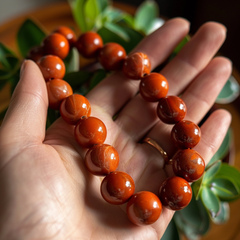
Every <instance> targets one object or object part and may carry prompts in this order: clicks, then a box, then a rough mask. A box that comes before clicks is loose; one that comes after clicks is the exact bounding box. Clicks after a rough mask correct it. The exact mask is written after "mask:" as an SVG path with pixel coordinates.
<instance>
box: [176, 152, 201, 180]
mask: <svg viewBox="0 0 240 240" xmlns="http://www.w3.org/2000/svg"><path fill="white" fill-rule="evenodd" d="M172 163H173V165H172V166H173V171H174V173H175V174H176V175H177V176H179V177H182V178H184V179H185V180H187V181H188V182H194V181H196V180H198V179H199V178H200V177H201V176H202V175H203V173H204V170H205V162H204V160H203V158H202V157H201V155H200V154H199V153H198V152H196V151H195V150H193V149H184V150H181V151H178V152H177V153H176V154H175V155H174V156H173V158H172Z"/></svg>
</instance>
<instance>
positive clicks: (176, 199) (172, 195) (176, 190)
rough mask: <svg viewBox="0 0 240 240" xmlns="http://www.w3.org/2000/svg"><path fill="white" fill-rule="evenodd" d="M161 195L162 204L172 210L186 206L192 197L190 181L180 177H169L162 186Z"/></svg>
mask: <svg viewBox="0 0 240 240" xmlns="http://www.w3.org/2000/svg"><path fill="white" fill-rule="evenodd" d="M159 197H160V200H161V202H162V205H163V206H165V207H166V208H168V209H171V210H181V209H183V208H185V207H186V206H187V205H188V204H189V203H190V201H191V199H192V189H191V186H190V185H189V183H188V182H187V181H186V180H185V179H183V178H180V177H177V176H174V177H171V178H167V179H166V180H165V181H164V182H163V183H162V184H161V186H160V189H159Z"/></svg>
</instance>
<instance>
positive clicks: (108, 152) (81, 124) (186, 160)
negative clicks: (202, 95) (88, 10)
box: [28, 26, 205, 225]
mask: <svg viewBox="0 0 240 240" xmlns="http://www.w3.org/2000/svg"><path fill="white" fill-rule="evenodd" d="M73 46H75V47H76V48H77V49H78V51H79V53H80V54H81V55H82V56H83V57H85V58H94V57H95V58H98V60H99V62H100V63H101V65H102V66H103V68H105V69H106V70H109V71H116V70H122V71H123V73H124V74H125V76H126V77H127V78H129V79H133V80H140V84H139V92H140V94H141V96H142V97H143V98H144V99H145V100H146V101H148V102H158V105H157V109H156V112H157V115H158V117H159V119H160V120H161V121H162V122H164V123H166V124H174V126H173V128H172V131H171V138H172V140H173V144H175V145H176V146H177V147H178V149H179V150H178V151H177V152H176V154H175V155H174V156H173V157H172V159H170V160H169V159H168V156H167V153H166V152H165V151H164V150H163V149H162V148H161V147H160V146H159V145H158V144H157V142H156V141H154V140H152V139H150V138H145V139H144V140H143V142H144V143H148V144H149V145H151V146H153V147H154V148H155V149H157V150H158V151H159V153H160V155H161V156H162V157H163V159H164V161H165V165H171V166H172V168H173V171H174V173H175V175H176V176H174V177H170V178H167V179H166V180H165V181H164V182H163V183H162V184H161V186H160V188H159V194H158V196H157V195H155V194H154V193H152V192H148V191H141V192H137V193H134V191H135V184H134V181H133V179H132V177H131V176H130V175H129V174H127V173H125V172H121V171H116V169H117V167H118V164H119V155H118V152H117V151H116V149H115V148H114V147H113V146H110V145H108V144H104V142H105V139H106V136H107V128H106V126H105V124H104V123H103V122H102V121H101V120H100V119H98V118H96V117H93V116H90V115H91V106H90V103H89V101H88V100H87V98H86V97H84V96H82V95H80V94H73V90H72V88H71V86H70V85H69V84H68V83H67V82H66V81H64V80H63V78H64V75H65V65H64V63H63V60H62V59H64V58H65V57H66V56H67V55H68V53H69V49H70V48H71V47H73ZM28 58H30V59H32V60H34V61H35V62H37V64H38V66H39V68H40V70H41V72H42V74H43V77H44V79H45V80H46V85H47V91H48V98H49V107H50V108H52V109H55V110H60V114H61V117H62V118H63V120H64V121H65V122H67V123H68V124H70V125H74V126H75V128H74V136H75V139H76V141H77V142H78V144H79V145H80V146H82V147H84V148H87V149H88V151H87V153H86V156H85V165H86V168H87V169H88V171H89V172H91V173H92V174H94V175H96V176H105V177H104V179H103V180H102V183H101V189H100V191H101V195H102V197H103V198H104V199H105V200H106V201H107V202H108V203H110V204H115V205H120V204H124V203H127V216H128V218H129V220H130V221H131V222H132V223H134V224H136V225H149V224H152V223H154V222H155V221H157V220H158V218H159V217H160V215H161V212H162V206H164V207H166V208H168V209H171V210H180V209H182V208H184V207H186V206H187V205H188V204H189V202H190V201H191V198H192V190H191V186H190V185H189V182H194V181H196V180H198V179H199V178H200V177H201V176H202V174H203V172H204V169H205V162H204V160H203V158H202V157H201V155H200V154H199V153H198V152H196V151H195V150H193V149H192V148H193V147H195V146H196V145H197V144H198V142H199V141H200V138H201V131H200V128H199V127H198V126H197V125H196V124H195V123H193V122H191V121H188V120H184V118H185V116H186V111H187V109H186V105H185V103H184V102H183V100H182V99H181V98H179V97H178V96H167V93H168V82H167V79H166V78H165V77H164V76H163V75H161V74H160V73H156V72H152V73H151V72H150V71H151V63H150V60H149V58H148V56H147V55H146V54H144V53H141V52H137V53H132V54H130V55H129V56H127V55H126V52H125V50H124V48H123V47H122V46H121V45H119V44H117V43H107V44H105V45H104V44H103V41H102V39H101V37H100V36H99V35H98V34H97V33H95V32H86V33H84V34H82V35H80V36H79V37H78V38H77V37H76V35H75V33H74V32H73V31H72V30H71V29H70V28H68V27H65V26H61V27H59V28H58V29H56V30H55V31H53V32H52V33H51V34H50V35H48V36H47V37H46V38H45V39H44V40H43V42H42V44H41V46H38V47H36V48H34V49H32V50H31V51H30V52H29V56H28Z"/></svg>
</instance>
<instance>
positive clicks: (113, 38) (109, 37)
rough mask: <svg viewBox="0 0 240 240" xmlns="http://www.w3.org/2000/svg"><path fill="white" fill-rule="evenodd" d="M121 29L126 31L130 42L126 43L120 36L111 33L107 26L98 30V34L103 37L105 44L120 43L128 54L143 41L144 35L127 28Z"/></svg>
mask: <svg viewBox="0 0 240 240" xmlns="http://www.w3.org/2000/svg"><path fill="white" fill-rule="evenodd" d="M121 28H122V29H124V31H125V33H126V34H127V35H128V36H129V41H125V40H124V39H123V38H121V37H120V36H119V35H118V34H116V33H114V32H112V31H110V30H109V29H108V28H106V27H105V26H104V27H102V28H101V29H99V30H98V34H100V35H101V37H102V39H103V42H104V43H107V42H116V43H119V44H120V45H122V46H123V47H124V49H125V50H126V52H127V53H128V52H130V51H131V50H132V49H133V48H134V47H135V46H136V45H137V44H138V43H139V42H140V41H141V40H142V39H143V35H142V34H140V33H139V32H137V31H135V30H133V29H131V28H129V27H127V26H121Z"/></svg>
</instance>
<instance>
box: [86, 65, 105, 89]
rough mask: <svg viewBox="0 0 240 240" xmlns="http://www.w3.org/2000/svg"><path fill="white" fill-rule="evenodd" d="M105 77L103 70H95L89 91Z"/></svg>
mask: <svg viewBox="0 0 240 240" xmlns="http://www.w3.org/2000/svg"><path fill="white" fill-rule="evenodd" d="M106 76H107V74H106V71H105V70H104V69H99V70H97V71H96V72H95V73H94V75H93V77H92V78H91V80H90V86H89V91H91V90H92V89H93V88H94V87H95V86H96V85H97V84H98V83H100V82H101V81H102V80H103V79H104V78H105V77H106Z"/></svg>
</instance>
